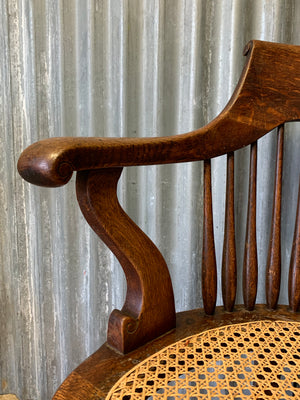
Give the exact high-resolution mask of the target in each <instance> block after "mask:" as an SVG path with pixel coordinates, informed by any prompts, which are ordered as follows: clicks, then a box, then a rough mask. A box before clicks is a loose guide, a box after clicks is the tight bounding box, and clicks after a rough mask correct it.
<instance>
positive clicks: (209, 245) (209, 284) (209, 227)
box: [202, 160, 217, 314]
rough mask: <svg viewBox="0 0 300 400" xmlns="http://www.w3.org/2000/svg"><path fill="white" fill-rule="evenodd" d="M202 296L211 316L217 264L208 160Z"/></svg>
mask: <svg viewBox="0 0 300 400" xmlns="http://www.w3.org/2000/svg"><path fill="white" fill-rule="evenodd" d="M202 296H203V305H204V310H205V312H206V314H213V313H214V310H215V305H216V298H217V263H216V255H215V243H214V229H213V214H212V194H211V162H210V160H205V161H204V210H203V250H202Z"/></svg>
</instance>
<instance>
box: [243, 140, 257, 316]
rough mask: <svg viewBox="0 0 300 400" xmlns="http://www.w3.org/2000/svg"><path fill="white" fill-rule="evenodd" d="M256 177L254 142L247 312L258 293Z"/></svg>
mask: <svg viewBox="0 0 300 400" xmlns="http://www.w3.org/2000/svg"><path fill="white" fill-rule="evenodd" d="M256 177H257V142H254V143H252V145H251V149H250V175H249V193H248V213H247V228H246V238H245V254H244V266H243V296H244V304H245V307H246V308H247V310H253V309H254V305H255V299H256V293H257V270H258V265H257V242H256Z"/></svg>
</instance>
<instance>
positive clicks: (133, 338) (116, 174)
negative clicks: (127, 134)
mask: <svg viewBox="0 0 300 400" xmlns="http://www.w3.org/2000/svg"><path fill="white" fill-rule="evenodd" d="M121 172H122V168H108V169H100V170H92V171H82V172H78V174H77V181H76V188H77V199H78V202H79V205H80V208H81V210H82V212H83V214H84V216H85V218H86V220H87V221H88V223H89V224H90V225H91V227H92V228H93V229H94V231H95V232H96V233H97V234H98V235H99V237H100V238H101V239H102V240H103V241H104V243H105V244H106V245H107V246H108V247H109V248H110V249H111V251H112V252H113V253H114V254H115V256H116V257H117V258H118V260H119V261H120V263H121V265H122V268H123V270H124V272H125V276H126V280H127V295H126V300H125V304H124V306H123V308H122V310H121V311H119V310H114V311H113V312H112V314H111V315H110V318H109V324H108V333H107V342H108V344H109V345H111V346H113V347H115V348H117V349H118V350H119V351H121V352H122V353H127V352H129V351H131V350H133V349H135V348H137V347H139V346H140V345H142V344H144V343H146V342H148V341H150V340H151V339H154V338H156V337H158V336H160V335H162V334H163V333H165V332H167V331H169V330H171V329H172V328H174V327H175V306H174V296H173V289H172V283H171V279H170V275H169V271H168V267H167V265H166V263H165V261H164V259H163V257H162V255H161V253H160V252H159V250H158V249H157V247H156V246H155V245H154V244H153V242H152V241H151V240H150V239H149V238H148V236H147V235H146V234H145V233H144V232H143V231H142V230H141V229H140V228H139V227H138V226H137V225H136V224H135V223H134V222H133V221H132V220H131V219H130V218H129V217H128V215H127V214H126V213H125V212H124V210H123V209H122V208H121V206H120V204H119V201H118V198H117V184H118V180H119V178H120V175H121Z"/></svg>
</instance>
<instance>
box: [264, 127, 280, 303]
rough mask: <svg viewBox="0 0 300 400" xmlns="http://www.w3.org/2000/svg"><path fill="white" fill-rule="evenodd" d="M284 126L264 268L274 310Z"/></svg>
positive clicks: (278, 140) (277, 292)
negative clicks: (265, 265)
mask: <svg viewBox="0 0 300 400" xmlns="http://www.w3.org/2000/svg"><path fill="white" fill-rule="evenodd" d="M283 139H284V126H283V125H281V126H280V127H279V128H278V133H277V155H276V170H275V188H274V199H273V215H272V225H271V235H270V244H269V252H268V259H267V267H266V299H267V305H268V307H270V308H272V309H275V308H276V306H277V302H278V297H279V290H280V278H281V229H280V227H281V193H282V161H283Z"/></svg>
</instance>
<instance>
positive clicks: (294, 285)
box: [289, 180, 300, 312]
mask: <svg viewBox="0 0 300 400" xmlns="http://www.w3.org/2000/svg"><path fill="white" fill-rule="evenodd" d="M289 305H290V307H291V309H292V310H293V311H295V312H296V311H297V310H298V309H299V306H300V180H299V192H298V206H297V215H296V221H295V233H294V240H293V248H292V254H291V263H290V272H289Z"/></svg>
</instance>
